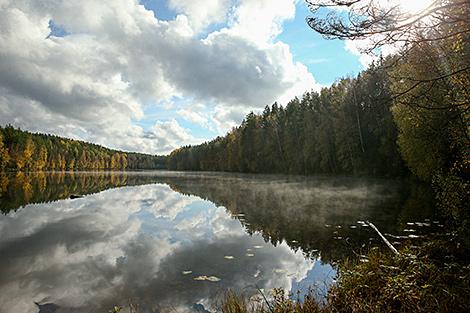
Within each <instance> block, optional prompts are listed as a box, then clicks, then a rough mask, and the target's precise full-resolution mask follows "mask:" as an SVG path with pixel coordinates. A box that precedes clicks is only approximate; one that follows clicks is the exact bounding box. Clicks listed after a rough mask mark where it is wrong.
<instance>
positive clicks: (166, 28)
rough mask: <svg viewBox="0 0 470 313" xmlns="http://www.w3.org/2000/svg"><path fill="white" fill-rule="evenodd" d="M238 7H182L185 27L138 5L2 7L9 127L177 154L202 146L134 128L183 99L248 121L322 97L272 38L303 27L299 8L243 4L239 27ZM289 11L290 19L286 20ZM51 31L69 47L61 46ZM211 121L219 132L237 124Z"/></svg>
mask: <svg viewBox="0 0 470 313" xmlns="http://www.w3.org/2000/svg"><path fill="white" fill-rule="evenodd" d="M227 3H228V2H227V1H221V2H217V6H216V8H217V9H214V10H213V11H207V10H202V11H200V10H198V8H197V7H194V6H193V5H192V4H191V3H190V2H187V1H182V0H179V1H173V2H172V5H173V6H174V7H175V8H177V9H178V10H179V11H180V12H182V13H183V14H186V15H183V14H181V15H178V17H177V18H176V19H174V20H171V21H160V20H157V19H156V18H155V17H154V16H153V14H152V12H150V11H147V10H145V8H144V7H143V6H142V5H138V4H137V3H136V2H135V1H130V0H116V1H112V2H96V1H91V0H81V1H74V2H70V1H55V0H54V1H53V0H45V1H33V2H31V1H3V2H2V4H0V6H1V7H2V10H1V11H0V26H1V27H0V29H1V30H0V90H1V91H2V95H3V96H2V97H0V110H1V111H0V113H1V114H0V123H2V124H5V123H13V124H15V125H16V126H20V127H23V128H26V129H30V130H35V131H47V132H53V133H55V134H58V135H68V136H71V137H75V138H80V139H85V140H91V141H94V142H97V143H100V144H104V145H107V146H111V147H116V148H122V149H128V150H137V151H143V152H150V153H157V152H158V153H167V152H169V151H170V150H171V149H173V148H175V147H177V146H179V145H182V144H187V143H195V142H198V141H201V140H200V139H197V138H194V137H193V136H191V134H190V133H188V134H186V135H184V134H183V132H181V127H180V126H179V125H178V126H179V127H173V126H175V125H174V123H176V121H166V122H164V121H155V126H154V128H157V129H158V128H162V127H164V126H171V127H170V128H168V131H176V133H175V134H174V135H170V134H169V133H167V134H165V135H166V136H167V137H165V138H163V137H159V138H157V140H155V139H156V138H155V136H153V135H152V132H153V131H154V129H152V130H148V129H147V130H144V129H143V128H142V127H140V126H137V125H136V123H135V121H138V120H140V119H141V118H143V117H144V113H143V106H144V105H148V104H152V103H153V104H155V103H159V102H164V101H169V100H170V99H171V98H172V97H175V96H178V97H182V98H187V99H194V101H197V102H198V103H209V104H212V105H213V106H212V110H213V111H214V112H219V113H220V112H222V111H224V110H225V111H234V110H235V109H236V110H238V111H239V114H238V115H241V113H243V114H246V113H247V112H245V111H246V109H247V108H252V107H257V108H262V107H264V106H265V105H266V104H271V103H272V102H274V101H275V100H282V99H284V100H287V99H288V98H289V97H291V96H293V95H295V94H300V93H303V92H304V91H305V90H307V89H310V88H314V87H315V81H314V79H313V77H312V75H311V74H310V73H308V71H307V70H306V68H305V66H303V65H301V64H298V63H295V62H294V61H293V59H292V54H291V53H290V51H289V49H288V46H287V45H285V44H283V43H281V42H273V38H272V35H273V34H277V33H278V32H279V28H280V25H281V23H282V21H283V20H284V19H286V18H290V17H291V15H292V10H293V8H294V7H295V6H294V2H293V1H291V0H283V1H281V2H279V3H280V4H282V5H279V9H278V10H273V9H271V7H273V6H272V4H271V3H269V2H266V1H263V2H259V3H258V4H253V1H250V0H245V1H241V2H239V3H238V6H237V7H235V8H234V9H233V10H232V11H233V12H232V11H230V12H231V14H232V17H231V18H227V14H228V11H227V10H228V9H227V8H228V6H227ZM274 7H276V6H274ZM267 8H270V9H269V10H268V9H267ZM285 8H289V10H287V11H288V12H290V13H288V14H285V13H283V12H284V11H286V9H285ZM265 9H266V12H267V13H266V15H263V16H264V17H263V19H262V21H260V23H265V24H267V25H263V26H262V27H261V28H260V29H261V30H262V32H259V33H256V36H253V34H251V33H250V32H247V25H248V26H250V27H252V26H253V25H252V19H251V18H250V15H249V14H248V15H247V12H250V14H252V13H256V12H258V13H261V12H263V10H265ZM256 10H258V11H256ZM252 11H254V12H252ZM205 18H208V19H207V21H206V22H203V19H205ZM227 19H228V20H230V19H231V20H233V21H234V22H232V23H229V24H228V26H227V27H226V28H223V29H222V30H220V31H217V32H213V33H211V34H209V35H208V37H207V38H205V39H199V38H198V37H197V36H196V35H195V34H196V33H197V31H198V29H199V28H201V27H205V26H204V25H206V24H207V23H212V22H218V21H221V20H227ZM50 20H53V21H54V22H55V23H56V24H57V25H60V26H61V27H63V28H64V29H65V30H66V31H67V32H68V33H69V35H67V36H65V37H62V38H57V37H54V36H50V29H49V21H50ZM204 23H206V24H204ZM206 26H207V25H206ZM32 112H35V114H34V115H31V113H32ZM218 116H219V118H220V116H223V114H218ZM211 118H213V119H214V122H216V123H218V125H225V126H226V124H228V123H231V122H228V121H223V120H217V121H216V120H215V119H217V117H215V116H212V117H211ZM164 123H168V124H164ZM225 126H224V127H225ZM226 129H227V128H222V129H221V131H224V130H226ZM152 136H153V137H152Z"/></svg>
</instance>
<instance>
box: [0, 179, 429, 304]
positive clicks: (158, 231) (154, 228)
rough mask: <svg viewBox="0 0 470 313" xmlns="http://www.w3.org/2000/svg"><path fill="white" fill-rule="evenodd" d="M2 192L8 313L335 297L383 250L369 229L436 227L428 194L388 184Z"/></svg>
mask: <svg viewBox="0 0 470 313" xmlns="http://www.w3.org/2000/svg"><path fill="white" fill-rule="evenodd" d="M0 182H1V184H0V191H1V196H0V208H1V209H2V211H3V212H4V215H2V216H1V217H0V255H1V258H0V291H1V292H0V307H1V308H2V312H6V313H9V312H39V310H40V308H39V307H38V306H37V305H36V304H35V303H34V302H37V303H39V305H45V304H47V303H49V304H55V305H57V306H58V309H57V311H56V312H83V311H86V312H108V310H109V309H111V308H112V307H113V306H114V305H123V306H126V305H127V304H128V303H129V302H132V303H134V304H137V305H138V306H139V308H140V310H141V311H142V312H153V311H155V310H157V311H158V310H170V309H176V310H177V311H178V312H186V311H194V310H210V309H211V308H213V307H214V306H215V305H216V302H217V300H218V299H220V297H221V296H222V295H223V293H224V292H225V291H226V290H227V289H231V290H234V291H237V292H246V293H248V294H255V293H256V292H257V289H258V288H259V289H264V290H266V291H267V290H269V289H271V288H275V287H279V288H284V289H285V290H287V291H290V292H292V293H293V295H294V296H297V294H299V295H302V294H304V293H305V292H307V291H308V289H309V287H311V286H314V287H315V286H316V287H317V288H316V289H315V292H316V294H317V296H318V297H322V296H323V295H324V294H325V292H326V290H327V287H328V285H329V284H330V283H331V282H332V280H333V279H334V276H335V273H336V271H335V268H336V263H337V262H338V261H340V260H341V259H343V258H344V257H347V256H351V255H353V254H355V253H356V254H357V253H361V251H363V250H365V249H367V248H368V247H369V246H370V245H378V246H380V245H381V242H380V241H379V240H378V238H377V237H376V236H375V234H374V233H373V232H372V231H371V230H370V229H369V228H367V227H363V226H361V225H362V224H361V223H358V221H359V222H360V221H365V220H370V221H372V222H374V223H375V224H376V225H377V226H378V227H379V228H380V229H381V230H383V232H385V233H391V234H397V235H400V234H402V235H403V234H406V233H405V232H404V229H405V227H406V223H407V222H409V221H424V220H426V219H430V220H431V219H433V217H434V216H433V207H432V205H431V201H428V200H427V199H426V197H425V194H426V193H425V192H423V190H422V188H424V187H422V186H411V185H410V183H408V182H403V181H387V180H380V179H357V178H348V177H312V178H306V177H298V176H297V177H288V176H274V175H256V176H253V175H241V174H239V175H237V174H220V173H218V174H216V173H178V172H164V171H161V172H114V173H113V172H100V173H32V174H28V175H27V174H21V173H20V174H18V175H15V176H3V177H1V178H0ZM118 187H119V188H118ZM418 191H419V192H418ZM82 195H84V196H83V197H81V196H82ZM418 195H419V197H420V198H418ZM71 196H72V198H73V199H70V197H71ZM417 206H419V209H417V208H416V207H417ZM411 212H413V213H411ZM408 228H409V227H408ZM416 231H417V233H418V232H419V231H420V230H419V229H418V230H416ZM396 244H399V242H397V243H396Z"/></svg>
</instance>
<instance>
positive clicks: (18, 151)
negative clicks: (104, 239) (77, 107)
mask: <svg viewBox="0 0 470 313" xmlns="http://www.w3.org/2000/svg"><path fill="white" fill-rule="evenodd" d="M165 161H166V157H165V156H153V155H148V154H142V153H130V152H123V151H117V150H112V149H108V148H104V147H102V146H99V145H96V144H92V143H87V142H83V141H79V140H72V139H67V138H63V137H58V136H53V135H47V134H33V133H30V132H27V131H22V130H20V129H15V128H14V127H12V126H10V125H8V126H6V127H4V128H3V127H0V172H2V171H45V170H48V171H49V170H50V171H65V170H68V171H73V170H124V169H161V168H164V167H165Z"/></svg>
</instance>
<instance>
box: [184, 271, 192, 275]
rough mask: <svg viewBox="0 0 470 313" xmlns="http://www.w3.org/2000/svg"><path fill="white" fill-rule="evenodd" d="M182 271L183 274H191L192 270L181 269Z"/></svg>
mask: <svg viewBox="0 0 470 313" xmlns="http://www.w3.org/2000/svg"><path fill="white" fill-rule="evenodd" d="M182 273H183V275H189V274H192V273H193V271H183V272H182Z"/></svg>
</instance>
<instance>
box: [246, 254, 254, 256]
mask: <svg viewBox="0 0 470 313" xmlns="http://www.w3.org/2000/svg"><path fill="white" fill-rule="evenodd" d="M246 256H255V255H254V253H247V254H246Z"/></svg>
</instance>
